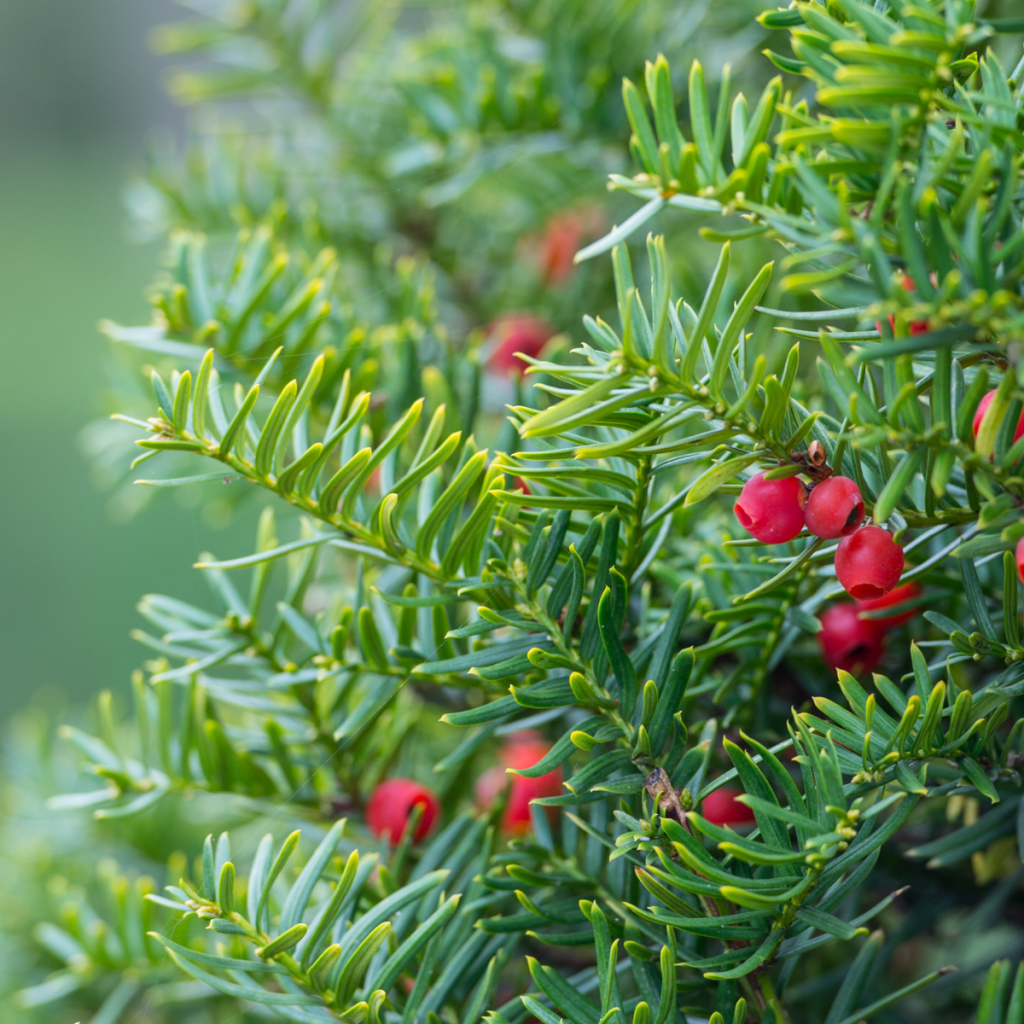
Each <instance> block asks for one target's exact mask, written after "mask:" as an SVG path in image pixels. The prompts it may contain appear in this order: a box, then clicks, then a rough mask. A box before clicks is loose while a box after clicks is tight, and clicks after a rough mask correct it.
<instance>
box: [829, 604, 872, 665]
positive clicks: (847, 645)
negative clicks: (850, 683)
mask: <svg viewBox="0 0 1024 1024" xmlns="http://www.w3.org/2000/svg"><path fill="white" fill-rule="evenodd" d="M883 633H884V631H883V630H880V629H876V628H875V626H874V624H873V623H872V622H870V621H868V620H866V619H862V618H860V610H859V607H858V606H857V605H855V604H853V603H852V602H851V601H843V602H841V603H840V604H834V605H832V607H831V608H829V609H828V610H827V611H826V612H825V614H824V615H822V616H821V632H820V633H818V646H819V647H820V648H821V656H822V657H823V658H824V659H825V663H826V664H827V665H828V667H829V668H831V669H833V670H836V669H842V670H843V671H844V672H849V673H850V674H851V675H855V676H859V675H863V674H865V673H867V672H870V671H871V670H872V669H873V668H874V667H875V666H876V665H877V664H878V663H879V661H881V660H882V655H883V654H884V653H885V641H884V635H883Z"/></svg>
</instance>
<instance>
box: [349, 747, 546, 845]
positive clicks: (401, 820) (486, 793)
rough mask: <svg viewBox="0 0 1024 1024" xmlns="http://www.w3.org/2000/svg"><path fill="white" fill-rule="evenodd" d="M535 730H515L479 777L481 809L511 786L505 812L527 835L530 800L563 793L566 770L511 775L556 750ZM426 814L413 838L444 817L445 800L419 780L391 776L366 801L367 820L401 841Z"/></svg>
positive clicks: (509, 827)
mask: <svg viewBox="0 0 1024 1024" xmlns="http://www.w3.org/2000/svg"><path fill="white" fill-rule="evenodd" d="M550 749H551V748H550V746H549V745H548V744H547V743H545V742H544V740H543V738H542V737H541V736H540V735H539V734H538V733H535V732H532V731H530V730H524V731H523V732H519V733H513V735H512V736H510V737H509V739H508V741H507V742H506V743H505V744H504V745H503V746H502V748H501V751H500V753H499V761H500V762H501V763H500V764H499V765H497V766H495V767H494V768H491V769H489V770H488V771H486V772H484V773H483V775H481V776H480V778H479V779H478V780H477V784H476V799H477V803H478V804H479V805H480V806H481V808H484V809H486V808H488V807H490V806H491V805H492V804H493V803H494V801H495V800H497V799H498V797H500V796H501V795H502V793H503V792H504V791H505V788H506V786H507V787H508V798H507V799H506V801H505V810H504V811H503V812H502V816H501V826H502V828H503V830H504V831H505V832H509V833H511V834H513V835H522V834H523V833H524V832H526V831H527V830H528V829H529V828H530V823H531V819H530V803H531V802H532V801H533V800H536V799H538V798H539V797H546V796H559V795H560V794H561V792H562V770H561V768H556V769H555V770H554V771H552V772H548V773H547V774H546V775H541V776H540V777H539V778H536V779H528V778H525V777H524V776H522V775H510V774H507V769H509V768H513V769H519V768H531V767H533V765H535V764H536V763H537V762H538V761H540V759H541V758H542V757H544V755H545V754H547V752H548V751H549V750H550ZM417 807H418V808H420V809H421V811H420V814H419V817H418V819H417V821H416V825H415V828H414V830H413V834H412V839H413V842H417V843H418V842H419V841H420V840H422V839H425V838H426V837H427V836H428V835H429V834H430V832H431V830H432V829H433V827H434V825H435V823H436V822H437V820H438V818H439V817H440V813H441V803H440V801H439V800H438V798H437V794H436V793H434V791H433V790H431V789H429V788H428V787H427V786H424V785H423V784H422V783H420V782H416V781H415V779H404V778H395V779H386V780H385V781H384V782H382V783H381V784H380V785H379V786H377V787H376V789H374V791H373V793H372V794H371V796H370V799H369V801H368V802H367V805H366V824H367V827H368V828H369V829H370V831H371V832H372V833H373V834H374V835H375V836H377V838H378V839H380V838H386V839H387V840H388V842H390V843H398V842H400V841H401V840H402V839H403V838H405V836H406V833H407V831H408V829H409V823H410V821H411V819H412V816H413V812H414V811H415V810H416V808H417Z"/></svg>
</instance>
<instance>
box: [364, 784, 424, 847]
mask: <svg viewBox="0 0 1024 1024" xmlns="http://www.w3.org/2000/svg"><path fill="white" fill-rule="evenodd" d="M417 805H419V806H421V807H422V808H423V812H422V814H421V815H420V819H419V821H418V822H417V824H416V831H415V832H414V833H413V839H414V840H415V841H416V842H419V841H420V840H421V839H422V838H423V837H424V836H426V834H427V833H428V832H429V831H430V829H431V827H432V826H433V824H434V822H435V821H436V820H437V817H438V814H439V813H440V810H441V805H440V803H439V801H438V799H437V797H436V796H435V795H434V793H433V792H432V791H431V790H429V789H427V787H426V786H423V785H420V783H418V782H416V781H414V780H413V779H385V780H384V781H383V782H382V783H381V784H380V785H379V786H378V787H377V788H376V789H375V790H374V791H373V793H372V794H371V795H370V800H369V803H367V805H366V824H367V825H368V826H369V829H370V831H371V832H372V833H373V834H374V835H375V836H377V837H378V838H380V837H381V836H387V838H388V841H389V842H392V843H397V842H398V841H399V840H400V839H401V838H402V835H403V833H404V832H405V830H406V827H407V826H408V824H409V816H410V815H411V814H412V811H413V808H414V807H416V806H417Z"/></svg>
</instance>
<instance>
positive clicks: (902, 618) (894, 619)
mask: <svg viewBox="0 0 1024 1024" xmlns="http://www.w3.org/2000/svg"><path fill="white" fill-rule="evenodd" d="M920 593H921V587H920V585H919V584H917V583H904V584H903V585H902V586H900V587H897V588H896V589H895V590H890V591H889V593H888V594H886V595H885V596H884V597H876V598H874V599H873V600H871V601H858V602H857V610H858V611H859V612H872V611H877V610H878V609H879V608H894V607H895V606H896V605H898V604H903V603H904V602H905V601H910V600H911V599H912V598H915V597H917V596H918V595H919V594H920ZM916 614H917V609H916V608H911V609H909V610H908V611H905V612H900V613H899V614H898V615H890V616H886V617H885V618H884V619H874V618H872V619H862V620H861V621H862V622H867V623H870V624H871V626H873V627H874V628H875V629H876V630H877V629H883V630H884V629H892V628H893V627H895V626H899V625H901V624H902V623H904V622H909V621H910V620H911V619H912V618H913V617H914V616H915V615H916Z"/></svg>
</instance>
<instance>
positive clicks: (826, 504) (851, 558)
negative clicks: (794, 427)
mask: <svg viewBox="0 0 1024 1024" xmlns="http://www.w3.org/2000/svg"><path fill="white" fill-rule="evenodd" d="M733 511H734V512H735V513H736V518H737V519H738V520H739V521H740V525H741V526H742V527H743V528H744V529H745V530H746V531H747V532H748V533H749V534H750V535H751V536H752V537H756V538H757V539H758V540H759V541H763V542H764V543H766V544H784V543H785V542H786V541H790V540H793V539H794V538H795V537H796V536H797V535H798V534H799V533H800V531H801V530H803V529H804V527H805V526H806V528H807V529H808V531H809V532H811V533H813V534H814V536H815V537H821V538H823V539H824V540H835V539H836V538H837V537H839V538H842V539H841V540H840V541H839V547H838V548H837V549H836V561H835V565H836V576H837V578H838V579H839V582H840V583H841V584H842V585H843V587H844V588H845V589H846V592H847V593H848V594H849V595H850V596H851V597H855V598H857V599H858V600H865V601H866V600H870V599H872V598H876V597H884V596H885V595H886V594H888V593H889V591H890V590H892V588H893V587H895V586H896V584H897V583H898V582H899V578H900V576H901V575H902V573H903V548H901V547H900V546H899V544H897V543H896V541H895V540H893V538H892V535H891V534H890V533H888V532H887V531H885V530H883V529H882V528H881V527H880V526H861V522H862V521H863V519H864V499H863V498H862V497H861V493H860V488H859V487H858V486H857V485H856V483H854V481H853V480H851V479H850V478H849V477H845V476H830V477H829V478H828V479H826V480H822V481H821V483H819V484H816V485H815V487H814V488H813V490H811V492H810V494H808V492H807V488H806V486H805V485H804V484H803V483H802V482H801V481H800V480H799V479H798V478H797V477H795V476H789V477H785V478H783V479H781V480H769V479H767V478H766V476H765V474H764V473H758V474H757V476H755V477H752V478H751V479H750V480H748V481H747V482H746V484H745V485H744V487H743V490H742V491H741V493H740V496H739V499H738V500H737V502H736V505H735V507H734V509H733Z"/></svg>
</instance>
